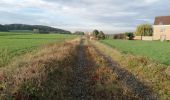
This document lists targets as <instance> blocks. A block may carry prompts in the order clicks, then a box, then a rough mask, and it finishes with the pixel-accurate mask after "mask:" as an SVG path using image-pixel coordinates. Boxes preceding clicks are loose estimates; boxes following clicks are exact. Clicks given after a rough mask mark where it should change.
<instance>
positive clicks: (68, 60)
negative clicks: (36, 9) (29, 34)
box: [0, 40, 79, 100]
mask: <svg viewBox="0 0 170 100" xmlns="http://www.w3.org/2000/svg"><path fill="white" fill-rule="evenodd" d="M78 43H79V41H78V40H76V41H71V42H66V43H62V44H60V45H59V44H53V45H49V46H46V47H44V48H43V49H42V50H40V51H39V52H38V53H37V54H34V55H32V54H28V55H26V56H25V57H24V58H23V59H20V60H19V61H15V62H14V63H12V64H11V65H10V66H9V67H5V68H1V71H0V99H17V100H23V99H24V100H30V99H31V100H32V99H50V100H51V99H54V98H55V99H60V100H62V99H66V97H65V95H66V93H67V92H66V91H68V90H69V87H70V86H69V82H70V80H71V78H72V76H71V75H72V67H71V65H72V64H73V63H75V59H74V57H75V55H76V46H77V45H78ZM67 97H68V96H67Z"/></svg>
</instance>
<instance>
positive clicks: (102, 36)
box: [97, 31, 105, 39]
mask: <svg viewBox="0 0 170 100" xmlns="http://www.w3.org/2000/svg"><path fill="white" fill-rule="evenodd" d="M97 37H98V38H99V39H105V34H104V33H103V31H100V32H99V34H98V35H97Z"/></svg>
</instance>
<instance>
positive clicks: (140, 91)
mask: <svg viewBox="0 0 170 100" xmlns="http://www.w3.org/2000/svg"><path fill="white" fill-rule="evenodd" d="M93 47H94V48H95V50H96V52H97V53H98V55H99V56H101V57H103V58H104V59H105V61H106V62H107V64H108V66H109V67H110V68H112V69H113V71H114V73H116V74H117V77H118V80H119V81H120V82H121V83H122V85H123V86H124V87H126V88H128V89H129V90H130V91H131V92H132V93H133V94H134V96H136V97H139V98H142V99H144V100H157V99H158V97H157V96H156V95H155V94H154V93H153V92H152V90H150V88H149V87H147V86H145V85H143V84H142V83H141V82H140V81H139V80H138V79H137V78H136V77H135V76H134V75H133V74H132V73H130V72H128V71H127V70H125V69H123V68H121V67H120V66H119V64H118V63H117V62H115V61H113V60H112V59H111V57H109V56H106V55H105V54H104V53H102V52H100V51H99V50H98V49H97V48H96V47H95V46H94V45H93Z"/></svg>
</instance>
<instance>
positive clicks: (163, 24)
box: [153, 16, 170, 41]
mask: <svg viewBox="0 0 170 100" xmlns="http://www.w3.org/2000/svg"><path fill="white" fill-rule="evenodd" d="M153 40H161V41H164V40H170V16H159V17H156V18H155V22H154V25H153Z"/></svg>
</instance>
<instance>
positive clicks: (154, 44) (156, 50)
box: [101, 40, 170, 65]
mask: <svg viewBox="0 0 170 100" xmlns="http://www.w3.org/2000/svg"><path fill="white" fill-rule="evenodd" d="M101 42H102V43H104V44H107V45H109V46H111V47H113V48H116V49H118V50H120V51H121V52H123V53H130V54H133V55H139V56H145V57H148V58H150V59H152V60H154V61H157V62H159V63H162V64H166V65H170V42H160V41H129V40H101Z"/></svg>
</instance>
